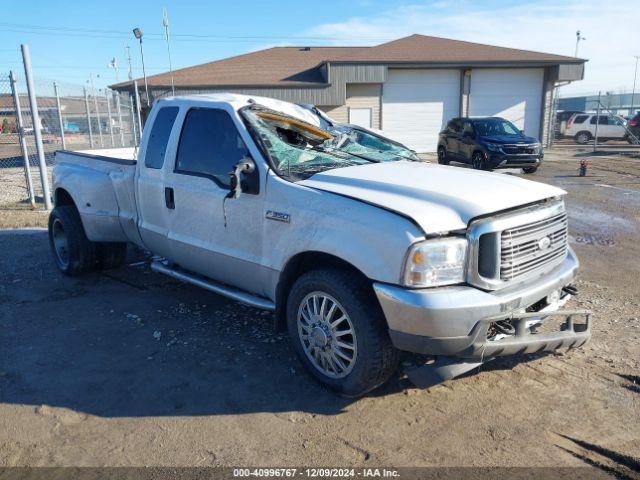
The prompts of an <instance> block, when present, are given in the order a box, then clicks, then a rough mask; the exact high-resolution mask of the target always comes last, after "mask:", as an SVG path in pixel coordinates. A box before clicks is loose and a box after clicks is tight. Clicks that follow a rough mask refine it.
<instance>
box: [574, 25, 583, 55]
mask: <svg viewBox="0 0 640 480" xmlns="http://www.w3.org/2000/svg"><path fill="white" fill-rule="evenodd" d="M581 40H586V38H584V37H583V36H582V35H580V30H578V31H577V32H576V54H575V55H574V57H576V58H577V57H578V46H579V45H580V41H581Z"/></svg>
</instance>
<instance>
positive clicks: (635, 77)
mask: <svg viewBox="0 0 640 480" xmlns="http://www.w3.org/2000/svg"><path fill="white" fill-rule="evenodd" d="M634 58H635V59H636V70H635V73H634V74H633V90H631V111H630V112H629V114H630V115H631V116H634V115H635V112H634V111H633V109H634V107H635V99H636V98H635V97H636V80H637V79H638V60H640V55H635V56H634Z"/></svg>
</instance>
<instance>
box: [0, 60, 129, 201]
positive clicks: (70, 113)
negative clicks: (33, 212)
mask: <svg viewBox="0 0 640 480" xmlns="http://www.w3.org/2000/svg"><path fill="white" fill-rule="evenodd" d="M33 86H34V93H35V98H36V103H37V108H38V114H39V118H40V125H39V128H40V134H41V138H42V148H43V153H44V160H45V164H46V169H45V171H46V172H45V174H46V175H47V177H48V179H49V183H50V184H51V172H52V168H53V165H54V163H55V152H56V151H57V150H63V149H64V150H73V151H79V150H89V149H101V148H125V147H134V146H136V145H137V142H138V140H139V134H138V128H137V125H136V117H135V107H134V103H133V101H132V99H131V97H130V96H129V95H128V94H124V93H118V92H115V91H112V90H109V89H92V88H87V87H83V86H79V85H73V84H68V83H63V82H57V81H55V80H49V79H43V78H36V79H34V81H33ZM35 128H36V126H35V125H34V121H33V115H32V108H31V102H30V99H29V94H28V91H27V82H26V80H25V78H24V76H22V75H13V74H11V73H0V185H2V188H0V210H4V209H11V208H43V205H44V194H43V186H42V185H43V181H42V178H41V169H40V160H39V155H38V148H37V142H36V135H35V133H36V132H35Z"/></svg>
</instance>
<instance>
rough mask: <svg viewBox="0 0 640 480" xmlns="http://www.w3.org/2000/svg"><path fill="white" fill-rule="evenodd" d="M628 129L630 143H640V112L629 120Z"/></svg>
mask: <svg viewBox="0 0 640 480" xmlns="http://www.w3.org/2000/svg"><path fill="white" fill-rule="evenodd" d="M627 129H628V133H629V135H628V136H627V140H628V142H629V143H635V144H637V143H640V112H638V113H636V114H635V115H634V116H633V117H631V118H630V119H629V121H628V122H627Z"/></svg>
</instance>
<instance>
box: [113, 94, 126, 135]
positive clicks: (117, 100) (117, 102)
mask: <svg viewBox="0 0 640 480" xmlns="http://www.w3.org/2000/svg"><path fill="white" fill-rule="evenodd" d="M113 94H114V95H115V97H116V110H117V112H118V126H119V127H120V146H121V147H124V128H123V127H122V108H121V106H120V94H119V93H117V92H113Z"/></svg>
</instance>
